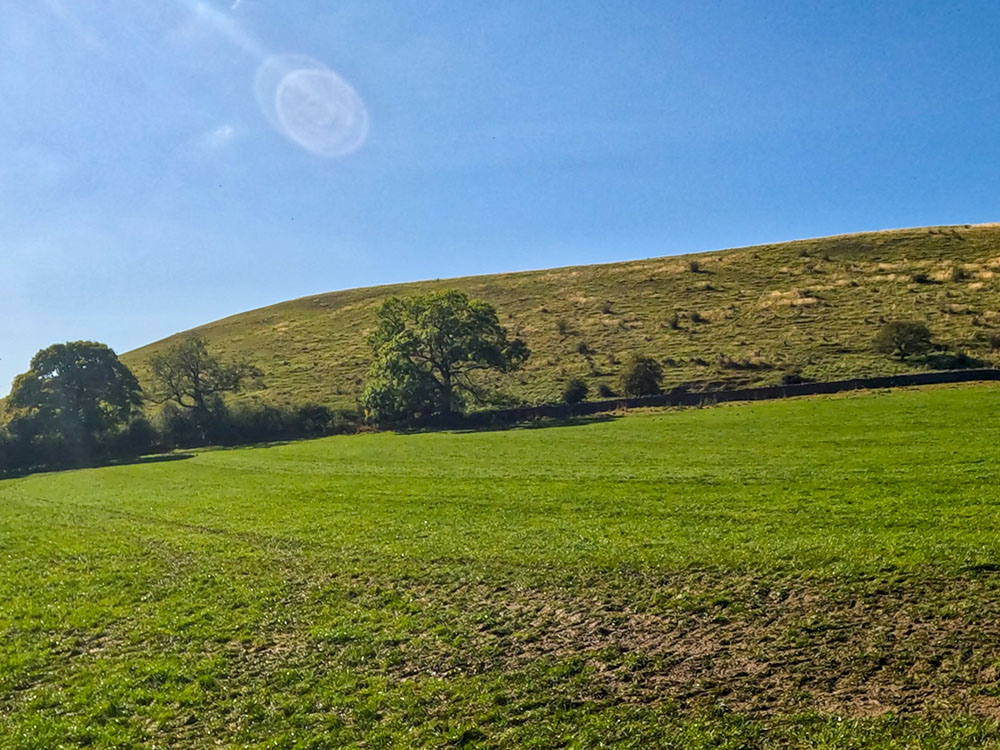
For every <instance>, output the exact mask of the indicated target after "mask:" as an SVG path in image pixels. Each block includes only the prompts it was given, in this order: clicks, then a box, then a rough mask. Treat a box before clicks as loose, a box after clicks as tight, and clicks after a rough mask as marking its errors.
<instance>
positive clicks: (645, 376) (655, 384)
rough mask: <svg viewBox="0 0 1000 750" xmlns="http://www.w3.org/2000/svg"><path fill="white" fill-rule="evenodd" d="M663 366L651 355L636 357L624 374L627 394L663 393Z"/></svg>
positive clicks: (623, 381) (650, 394) (655, 394)
mask: <svg viewBox="0 0 1000 750" xmlns="http://www.w3.org/2000/svg"><path fill="white" fill-rule="evenodd" d="M662 382H663V368H661V367H660V365H659V363H658V362H657V361H656V360H655V359H652V358H651V357H636V358H635V359H633V360H632V361H631V362H630V363H629V365H628V367H627V368H626V369H625V374H624V375H623V376H622V390H623V391H624V392H625V395H626V396H630V397H633V396H658V395H659V394H661V393H663V388H662V385H661V384H662Z"/></svg>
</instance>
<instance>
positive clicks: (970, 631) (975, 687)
mask: <svg viewBox="0 0 1000 750" xmlns="http://www.w3.org/2000/svg"><path fill="white" fill-rule="evenodd" d="M997 594H998V585H997V581H995V580H993V576H987V577H978V578H977V577H970V578H966V579H963V580H960V581H956V580H954V579H948V580H940V581H934V580H921V581H919V582H911V581H901V582H897V583H895V584H892V585H883V586H879V585H877V584H874V583H872V584H870V585H869V586H867V588H866V589H865V590H863V591H860V592H859V591H847V590H844V589H842V588H839V587H837V586H835V585H832V584H814V585H808V584H805V585H804V584H802V583H801V582H799V583H798V584H797V585H794V586H791V587H789V588H785V589H782V590H771V589H768V588H755V587H754V585H753V584H752V582H744V583H743V584H742V585H741V586H740V590H739V591H738V592H737V593H736V594H735V596H733V595H730V596H729V597H728V598H725V597H724V598H721V599H720V600H719V601H718V602H717V603H715V604H711V605H705V606H695V607H694V608H692V607H691V605H690V601H689V600H685V603H684V604H683V605H682V606H678V607H676V608H672V607H670V606H663V605H659V606H657V607H656V608H651V607H642V608H637V607H634V606H632V605H630V604H629V602H628V597H627V596H626V595H615V594H609V595H607V596H604V597H603V598H597V597H594V598H588V597H585V596H581V595H579V594H570V593H567V592H560V591H557V590H548V591H540V590H508V589H499V590H497V589H488V588H485V587H464V588H459V589H456V590H450V591H447V592H444V591H440V590H437V591H435V590H426V591H422V592H420V595H419V596H420V598H421V599H422V600H424V601H427V602H430V601H434V600H436V601H437V602H440V601H441V600H442V599H444V600H445V601H447V602H449V606H450V607H453V608H455V610H456V612H461V613H463V615H462V619H463V620H471V621H479V622H480V623H481V624H480V625H479V627H478V630H476V632H475V633H474V634H473V635H472V637H471V638H470V639H469V642H468V643H469V645H468V646H467V647H463V648H455V647H452V646H449V645H445V644H444V643H443V642H442V641H440V640H437V639H435V638H433V637H432V636H429V635H428V636H421V637H420V638H418V639H416V640H414V641H412V642H410V643H408V644H404V645H403V646H402V648H403V649H404V651H405V653H406V658H405V660H404V662H403V665H402V666H401V671H402V673H403V676H406V677H414V676H416V675H418V674H426V673H428V672H435V673H438V674H442V673H443V674H455V673H464V674H476V673H481V672H485V671H494V670H497V669H500V670H503V671H509V670H516V669H519V668H523V667H526V666H528V665H530V664H531V663H533V662H536V661H538V660H555V659H566V658H573V657H577V658H582V659H584V660H585V661H586V664H587V666H588V667H589V668H590V669H591V670H592V673H593V675H594V679H595V681H596V682H597V683H598V685H599V686H600V689H601V691H602V692H607V693H610V694H611V695H613V696H615V697H617V698H618V699H621V700H624V701H629V702H636V703H642V704H663V703H673V704H676V705H677V706H678V707H680V708H694V707H698V706H704V705H719V704H723V705H725V706H726V707H727V708H729V709H731V710H738V711H748V712H764V713H771V712H781V713H785V712H788V711H798V710H815V711H820V712H823V713H836V714H840V715H848V716H869V715H876V714H882V713H886V712H896V713H911V712H932V713H937V712H946V711H956V710H958V711H963V712H968V713H973V714H977V715H982V716H991V717H998V716H1000V698H998V696H1000V596H998V595H997ZM682 598H683V597H682Z"/></svg>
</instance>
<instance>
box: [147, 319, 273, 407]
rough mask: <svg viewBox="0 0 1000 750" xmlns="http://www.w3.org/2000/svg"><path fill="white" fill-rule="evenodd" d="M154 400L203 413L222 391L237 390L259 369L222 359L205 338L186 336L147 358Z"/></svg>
mask: <svg viewBox="0 0 1000 750" xmlns="http://www.w3.org/2000/svg"><path fill="white" fill-rule="evenodd" d="M149 364H150V367H151V368H152V370H153V378H154V380H155V393H156V399H157V400H158V401H160V402H166V401H170V402H172V403H174V404H176V405H177V406H180V407H181V408H183V409H190V410H192V411H194V412H195V413H197V414H200V415H204V414H207V413H209V412H210V411H211V410H212V409H213V408H215V407H216V406H217V405H218V403H219V402H220V400H221V397H222V394H225V393H236V392H238V391H239V390H240V389H241V388H243V386H244V385H245V384H246V383H247V381H248V380H251V379H255V378H257V377H259V376H260V371H259V370H258V369H257V368H256V367H254V366H253V365H249V364H247V363H245V362H223V361H222V360H220V359H219V358H218V357H216V356H214V355H212V354H210V353H209V351H208V346H207V344H206V343H205V340H204V339H203V338H201V337H199V336H187V337H185V338H183V339H181V340H180V341H178V342H177V343H175V344H173V345H172V346H171V347H170V348H168V349H167V350H166V351H165V352H163V353H162V354H157V355H155V356H153V357H151V358H150V361H149Z"/></svg>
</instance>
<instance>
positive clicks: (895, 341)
mask: <svg viewBox="0 0 1000 750" xmlns="http://www.w3.org/2000/svg"><path fill="white" fill-rule="evenodd" d="M875 348H876V349H877V350H878V351H880V352H882V353H883V354H892V355H895V356H897V357H899V358H900V359H906V358H907V357H909V356H911V355H913V354H925V353H927V352H928V351H930V349H931V332H930V329H928V328H927V326H926V325H924V324H923V323H917V322H914V321H909V320H892V321H889V322H888V323H886V324H885V325H883V326H882V328H881V329H879V332H878V336H876V337H875Z"/></svg>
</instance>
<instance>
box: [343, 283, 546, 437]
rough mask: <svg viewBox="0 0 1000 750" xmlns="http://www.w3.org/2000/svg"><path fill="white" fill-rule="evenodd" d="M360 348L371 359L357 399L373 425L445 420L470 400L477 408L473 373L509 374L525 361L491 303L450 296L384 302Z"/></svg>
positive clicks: (482, 395)
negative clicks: (369, 351) (367, 351)
mask: <svg viewBox="0 0 1000 750" xmlns="http://www.w3.org/2000/svg"><path fill="white" fill-rule="evenodd" d="M368 343H369V344H370V345H371V347H372V352H373V354H374V359H373V361H372V365H371V368H370V370H369V372H368V382H367V385H366V387H365V391H364V394H363V395H362V399H361V401H362V406H363V407H364V408H365V411H366V412H367V413H368V415H369V416H370V417H372V418H373V419H376V420H397V419H412V418H420V417H426V416H432V415H449V414H452V413H454V412H458V411H461V410H462V409H463V408H464V407H465V405H466V403H467V401H468V399H470V398H471V399H473V400H476V401H479V402H484V401H486V400H488V394H487V392H486V389H485V388H484V387H483V385H482V383H481V382H479V381H477V373H481V372H485V371H494V372H512V371H514V370H516V369H518V368H519V367H520V366H521V365H522V364H523V363H524V362H525V360H526V359H527V358H528V355H529V352H528V347H527V346H525V344H524V342H523V341H522V340H521V339H509V338H508V336H507V330H506V329H505V328H504V327H503V326H501V325H500V322H499V320H498V319H497V313H496V310H495V309H494V308H493V306H492V305H491V304H489V303H488V302H484V301H483V300H477V299H470V298H469V297H468V296H467V295H465V294H463V293H462V292H458V291H454V290H450V291H441V292H430V293H428V294H423V295H419V296H415V297H407V298H400V297H390V298H389V299H387V300H386V301H385V302H384V303H383V304H382V306H381V307H380V308H379V311H378V323H377V325H376V327H375V330H374V331H372V333H371V334H370V335H369V337H368Z"/></svg>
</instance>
